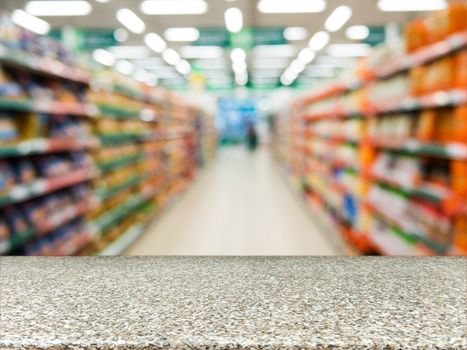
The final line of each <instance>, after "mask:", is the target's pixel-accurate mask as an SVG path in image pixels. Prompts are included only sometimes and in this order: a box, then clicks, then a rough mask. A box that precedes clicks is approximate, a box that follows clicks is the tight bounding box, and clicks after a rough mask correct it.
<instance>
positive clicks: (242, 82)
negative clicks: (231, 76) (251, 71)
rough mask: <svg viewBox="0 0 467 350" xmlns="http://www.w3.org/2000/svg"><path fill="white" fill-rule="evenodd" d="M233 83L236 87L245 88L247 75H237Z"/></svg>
mask: <svg viewBox="0 0 467 350" xmlns="http://www.w3.org/2000/svg"><path fill="white" fill-rule="evenodd" d="M235 82H236V83H237V85H240V86H245V85H246V83H248V74H239V75H236V76H235Z"/></svg>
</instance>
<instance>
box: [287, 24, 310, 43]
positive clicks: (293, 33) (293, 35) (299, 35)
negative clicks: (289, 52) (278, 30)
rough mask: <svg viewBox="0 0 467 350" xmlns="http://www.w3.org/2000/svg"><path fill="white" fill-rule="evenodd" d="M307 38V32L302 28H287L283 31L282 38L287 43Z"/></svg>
mask: <svg viewBox="0 0 467 350" xmlns="http://www.w3.org/2000/svg"><path fill="white" fill-rule="evenodd" d="M307 36H308V31H307V30H306V28H303V27H288V28H285V29H284V38H285V39H287V40H289V41H294V40H304V39H305V38H306V37H307Z"/></svg>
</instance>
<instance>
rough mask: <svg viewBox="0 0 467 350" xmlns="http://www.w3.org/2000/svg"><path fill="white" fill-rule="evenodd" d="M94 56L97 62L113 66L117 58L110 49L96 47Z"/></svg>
mask: <svg viewBox="0 0 467 350" xmlns="http://www.w3.org/2000/svg"><path fill="white" fill-rule="evenodd" d="M92 58H94V60H95V61H96V62H99V63H100V64H103V65H104V66H109V67H110V66H113V65H114V64H115V61H116V58H115V56H114V55H112V54H111V53H110V52H109V51H107V50H104V49H96V50H94V51H93V53H92Z"/></svg>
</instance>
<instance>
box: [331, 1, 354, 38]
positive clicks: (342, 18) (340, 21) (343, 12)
mask: <svg viewBox="0 0 467 350" xmlns="http://www.w3.org/2000/svg"><path fill="white" fill-rule="evenodd" d="M350 17H352V9H351V8H350V7H349V6H339V7H336V9H335V10H334V11H332V13H331V14H330V15H329V17H328V19H327V20H326V22H324V28H326V30H328V31H330V32H337V31H338V30H339V29H341V28H342V27H343V26H344V24H346V23H347V21H348V20H349V19H350Z"/></svg>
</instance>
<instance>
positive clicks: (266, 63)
mask: <svg viewBox="0 0 467 350" xmlns="http://www.w3.org/2000/svg"><path fill="white" fill-rule="evenodd" d="M289 61H290V60H289V59H288V58H263V57H260V58H255V59H254V60H253V67H254V68H255V69H261V68H263V69H274V68H285V67H287V65H288V64H289Z"/></svg>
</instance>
